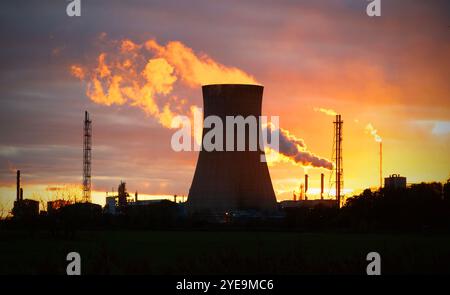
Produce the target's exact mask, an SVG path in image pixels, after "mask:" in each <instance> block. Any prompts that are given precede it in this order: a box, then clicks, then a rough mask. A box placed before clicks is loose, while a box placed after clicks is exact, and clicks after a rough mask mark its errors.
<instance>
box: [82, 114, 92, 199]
mask: <svg viewBox="0 0 450 295" xmlns="http://www.w3.org/2000/svg"><path fill="white" fill-rule="evenodd" d="M91 161H92V120H91V119H90V118H89V113H88V112H87V111H85V112H84V133H83V202H90V201H91Z"/></svg>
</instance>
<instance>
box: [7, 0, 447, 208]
mask: <svg viewBox="0 0 450 295" xmlns="http://www.w3.org/2000/svg"><path fill="white" fill-rule="evenodd" d="M81 2H82V15H81V16H80V17H68V16H67V15H66V5H67V3H68V2H67V1H9V2H8V3H3V4H2V8H1V10H0V24H1V26H0V40H1V44H2V46H1V50H0V64H1V67H0V103H1V108H0V134H1V137H0V203H1V204H3V206H6V207H8V208H10V207H11V204H12V201H13V200H14V198H15V170H16V169H20V170H21V171H22V182H23V185H24V196H25V197H26V198H32V197H33V198H37V197H39V196H45V197H46V198H54V197H55V195H54V194H53V193H52V192H54V189H53V190H52V189H50V190H49V189H48V187H55V186H63V185H65V186H73V185H76V184H80V183H81V177H82V121H83V113H84V110H88V111H89V112H90V114H91V116H92V119H93V163H92V175H93V177H92V183H93V189H94V201H95V202H98V203H103V202H104V200H103V199H104V196H105V192H106V191H110V190H111V188H113V187H114V189H117V185H118V184H119V182H120V181H121V180H123V181H126V182H127V186H128V189H129V191H130V192H134V191H136V190H137V191H139V192H140V193H142V194H147V195H173V194H178V195H187V193H188V190H189V187H190V183H191V181H192V177H193V174H194V169H195V164H196V160H197V156H198V153H195V152H180V153H177V152H174V151H173V150H172V149H171V146H170V139H171V136H172V134H173V132H174V130H171V129H169V128H165V127H163V125H162V123H161V122H160V121H158V119H157V118H155V116H154V115H152V114H149V113H148V112H146V111H145V110H144V109H143V108H142V107H136V106H133V105H131V104H129V103H123V104H121V105H117V104H112V105H110V106H107V105H105V104H100V103H96V102H95V101H93V100H92V99H91V98H90V97H88V95H87V87H88V82H89V81H86V80H87V79H81V80H80V79H78V78H76V77H74V75H73V73H71V67H72V66H73V65H80V66H82V67H85V68H89V67H92V66H93V67H95V66H96V65H97V61H98V57H99V54H100V53H102V52H106V51H107V52H108V53H107V54H110V52H109V51H114V48H106V49H105V45H104V42H105V40H107V41H106V42H110V43H109V44H111V42H114V41H115V40H131V41H132V42H133V43H135V44H144V43H145V42H146V41H148V40H154V41H155V42H157V44H159V46H166V45H167V44H168V43H169V42H171V41H178V42H181V44H184V46H186V47H187V48H190V49H192V52H193V53H195V55H196V56H199V57H203V58H204V57H205V56H208V57H209V58H210V59H211V60H213V61H215V62H217V63H218V64H220V65H223V66H224V67H226V68H235V69H238V70H239V71H241V72H242V73H244V74H245V75H248V77H252V78H253V79H254V80H255V81H257V82H258V83H260V84H262V85H264V98H263V115H267V116H273V115H278V116H280V126H281V127H282V128H283V129H286V130H289V132H290V133H291V134H293V135H295V136H296V137H298V138H301V139H303V140H304V142H305V144H306V146H307V148H308V151H310V152H312V153H314V154H315V155H318V156H320V157H322V158H326V159H331V152H332V143H333V124H332V122H333V119H334V117H333V116H330V115H327V114H325V113H324V112H320V111H317V108H323V109H331V110H335V111H336V112H338V113H339V114H341V115H342V118H343V120H344V128H343V129H344V141H343V147H344V177H345V188H346V189H347V192H348V194H351V192H352V191H353V192H359V191H360V190H361V189H364V188H367V187H376V186H378V183H379V170H378V169H379V166H378V162H379V158H378V149H379V146H378V143H377V142H376V141H375V139H374V137H373V136H372V135H371V134H370V133H369V132H367V130H366V126H367V125H368V124H369V123H370V124H371V125H372V126H373V127H374V128H375V129H376V130H377V132H378V134H379V136H381V138H382V140H383V148H384V150H383V156H384V159H383V174H384V176H387V175H389V174H393V173H398V174H401V175H402V176H406V177H407V178H408V182H409V183H415V182H421V181H441V182H442V181H445V180H447V179H448V178H449V177H450V111H449V110H450V97H449V95H450V83H449V77H450V3H449V1H445V0H442V1H438V0H430V1H422V0H417V1H413V0H397V1H386V0H382V15H381V16H380V17H368V16H367V15H366V5H367V3H368V2H367V1H364V0H347V1H345V0H341V1H337V0H336V1H334V0H331V1H167V0H164V1H127V2H125V1H111V0H109V1H81ZM153 49H154V48H153ZM108 50H109V51H108ZM109 56H110V55H106V59H108V58H109ZM176 71H180V69H179V68H176V67H175V72H176ZM177 73H178V72H177ZM181 76H182V75H180V76H179V78H178V80H177V81H176V82H174V83H175V84H174V85H175V88H174V90H173V93H172V94H173V96H171V99H173V97H177V99H179V100H183V99H185V100H186V101H188V102H189V103H190V104H195V105H197V106H200V107H201V106H202V97H201V87H200V86H199V85H197V84H196V83H191V84H189V85H187V84H188V82H186V81H187V80H181V78H180V77H181ZM183 77H184V78H186V76H183ZM183 81H184V83H185V84H186V85H187V86H186V85H184V86H183ZM202 81H203V80H201V79H200V80H199V81H198V83H201V82H202ZM172 94H171V95H172ZM161 108H162V106H161ZM315 108H316V110H315ZM269 169H270V173H271V178H272V182H273V185H274V189H275V192H276V194H277V198H278V200H282V199H288V198H291V196H292V191H293V190H294V189H297V188H298V186H299V184H300V182H302V181H303V175H304V173H305V170H304V168H303V167H302V166H301V165H294V164H292V163H289V162H284V163H274V164H273V165H271V166H270V167H269ZM307 169H308V173H309V174H310V181H311V182H310V187H312V188H313V189H318V188H319V184H320V173H322V172H324V173H326V180H327V182H328V177H329V171H328V170H326V169H323V168H307Z"/></svg>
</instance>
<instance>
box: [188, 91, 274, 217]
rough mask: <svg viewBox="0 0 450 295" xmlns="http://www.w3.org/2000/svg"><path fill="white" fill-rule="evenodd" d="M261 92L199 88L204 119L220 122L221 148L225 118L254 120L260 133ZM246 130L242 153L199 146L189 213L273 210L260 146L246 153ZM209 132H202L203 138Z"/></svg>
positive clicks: (265, 166)
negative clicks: (215, 119) (239, 117)
mask: <svg viewBox="0 0 450 295" xmlns="http://www.w3.org/2000/svg"><path fill="white" fill-rule="evenodd" d="M263 89H264V87H263V86H258V85H241V84H217V85H206V86H203V87H202V91H203V109H204V114H203V116H204V118H206V117H208V116H211V115H215V116H218V117H220V118H221V119H222V122H223V134H224V137H225V138H224V139H223V141H224V147H226V136H225V134H226V116H233V117H235V116H242V117H244V118H247V117H248V116H255V117H256V119H257V130H259V128H260V126H259V117H260V115H261V105H262V95H263ZM213 128H214V126H213ZM249 129H250V128H247V129H246V133H245V142H246V148H245V151H236V149H235V150H234V151H229V150H227V151H225V149H224V151H206V150H205V148H204V147H203V146H202V150H201V151H200V153H199V157H198V162H197V167H196V169H195V174H194V178H193V181H192V185H191V188H190V190H189V196H188V200H187V209H188V212H189V213H200V212H202V213H211V214H221V213H224V212H229V211H232V210H248V209H256V210H261V211H273V210H275V208H276V198H275V193H274V190H273V187H272V181H271V179H270V174H269V169H268V167H267V163H266V162H262V161H261V155H263V154H264V151H263V150H261V149H260V148H259V145H258V148H257V150H256V151H249V145H248V142H249V133H248V132H249ZM209 130H210V129H209V128H205V127H204V128H203V135H202V138H204V137H205V134H206V133H207V132H208V131H209ZM235 139H236V136H235ZM258 140H259V134H258ZM202 142H203V140H202ZM234 144H236V140H235V141H234Z"/></svg>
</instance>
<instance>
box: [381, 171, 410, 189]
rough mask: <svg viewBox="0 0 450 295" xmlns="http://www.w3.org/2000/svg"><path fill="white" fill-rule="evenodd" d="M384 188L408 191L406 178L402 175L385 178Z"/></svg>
mask: <svg viewBox="0 0 450 295" xmlns="http://www.w3.org/2000/svg"><path fill="white" fill-rule="evenodd" d="M384 188H385V189H388V190H392V189H406V177H403V176H400V174H392V175H389V177H385V178H384Z"/></svg>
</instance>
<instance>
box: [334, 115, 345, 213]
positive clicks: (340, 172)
mask: <svg viewBox="0 0 450 295" xmlns="http://www.w3.org/2000/svg"><path fill="white" fill-rule="evenodd" d="M333 123H334V140H333V147H334V151H333V161H334V163H335V167H334V174H335V188H336V201H337V204H338V207H339V208H340V207H341V197H342V190H343V188H344V167H343V156H342V137H343V136H342V126H343V124H344V121H342V118H341V115H336V121H334V122H333Z"/></svg>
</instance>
